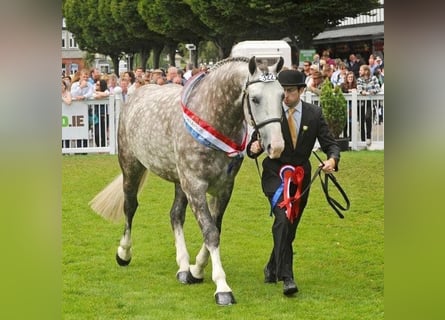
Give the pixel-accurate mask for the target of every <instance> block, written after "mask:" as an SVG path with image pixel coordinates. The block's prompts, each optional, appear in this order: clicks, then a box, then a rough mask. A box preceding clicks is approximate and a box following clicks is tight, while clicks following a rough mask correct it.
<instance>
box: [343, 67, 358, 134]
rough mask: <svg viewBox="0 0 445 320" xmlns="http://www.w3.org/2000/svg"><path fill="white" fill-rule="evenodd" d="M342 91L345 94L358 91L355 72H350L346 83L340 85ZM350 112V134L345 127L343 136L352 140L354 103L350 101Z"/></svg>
mask: <svg viewBox="0 0 445 320" xmlns="http://www.w3.org/2000/svg"><path fill="white" fill-rule="evenodd" d="M340 87H341V91H342V92H344V93H352V92H353V91H357V79H356V78H355V75H354V72H352V71H348V73H347V74H346V79H345V81H344V82H343V83H342V84H341V85H340ZM348 111H349V117H348V119H349V134H348V130H347V127H348V126H347V125H346V126H345V129H344V131H343V136H345V137H349V140H351V137H352V101H349V106H348Z"/></svg>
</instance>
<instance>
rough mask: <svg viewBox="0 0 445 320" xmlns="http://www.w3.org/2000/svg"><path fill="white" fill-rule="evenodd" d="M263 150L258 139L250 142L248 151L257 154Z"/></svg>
mask: <svg viewBox="0 0 445 320" xmlns="http://www.w3.org/2000/svg"><path fill="white" fill-rule="evenodd" d="M262 151H263V149H262V148H261V145H260V142H259V141H254V142H252V144H251V145H250V152H251V153H253V154H258V153H261V152H262Z"/></svg>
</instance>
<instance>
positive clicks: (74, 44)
mask: <svg viewBox="0 0 445 320" xmlns="http://www.w3.org/2000/svg"><path fill="white" fill-rule="evenodd" d="M69 38H70V39H69V43H70V45H69V47H70V48H78V46H77V42H76V39H74V37H73V35H72V34H71V33H70V36H69Z"/></svg>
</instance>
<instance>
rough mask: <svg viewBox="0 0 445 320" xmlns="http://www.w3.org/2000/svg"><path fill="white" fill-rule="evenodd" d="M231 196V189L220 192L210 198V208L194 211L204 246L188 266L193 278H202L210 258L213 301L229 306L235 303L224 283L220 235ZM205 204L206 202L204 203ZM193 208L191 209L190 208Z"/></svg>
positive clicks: (203, 207) (227, 286)
mask: <svg viewBox="0 0 445 320" xmlns="http://www.w3.org/2000/svg"><path fill="white" fill-rule="evenodd" d="M230 195H231V189H230V190H226V191H225V192H222V193H221V194H220V195H219V196H218V197H212V198H211V200H210V208H209V207H208V206H206V205H204V206H201V211H199V210H198V211H194V212H196V213H195V214H196V215H197V219H198V221H199V222H200V226H201V230H202V233H203V236H204V244H203V246H202V247H201V250H200V251H199V253H198V255H197V256H196V264H195V265H192V266H190V272H191V273H192V275H193V276H194V277H203V274H204V268H205V266H206V265H207V263H208V258H209V256H210V258H211V260H212V280H213V282H214V283H215V284H216V291H215V300H216V303H217V304H220V305H231V304H234V303H236V300H235V297H234V296H233V294H232V289H231V288H230V287H229V285H228V284H227V281H226V273H225V272H224V269H223V266H222V262H221V256H220V235H221V224H222V217H223V215H224V211H225V209H226V207H227V204H228V202H229V199H230ZM205 204H207V202H205ZM192 208H193V207H192Z"/></svg>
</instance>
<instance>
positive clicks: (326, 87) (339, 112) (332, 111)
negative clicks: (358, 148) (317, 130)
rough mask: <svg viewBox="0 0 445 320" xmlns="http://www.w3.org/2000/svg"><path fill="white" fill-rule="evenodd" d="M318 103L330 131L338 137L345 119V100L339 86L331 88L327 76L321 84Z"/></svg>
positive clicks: (343, 126)
mask: <svg viewBox="0 0 445 320" xmlns="http://www.w3.org/2000/svg"><path fill="white" fill-rule="evenodd" d="M320 104H321V107H322V109H323V115H324V117H325V119H326V122H327V123H328V126H329V129H330V130H331V133H332V134H333V136H334V137H335V138H336V139H338V138H339V136H340V134H341V133H342V132H343V129H344V128H345V125H346V121H347V101H346V99H345V97H344V95H343V92H342V91H341V88H340V86H335V88H333V87H332V83H331V81H330V80H329V79H328V78H326V79H325V80H324V82H323V84H322V86H321V93H320Z"/></svg>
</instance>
